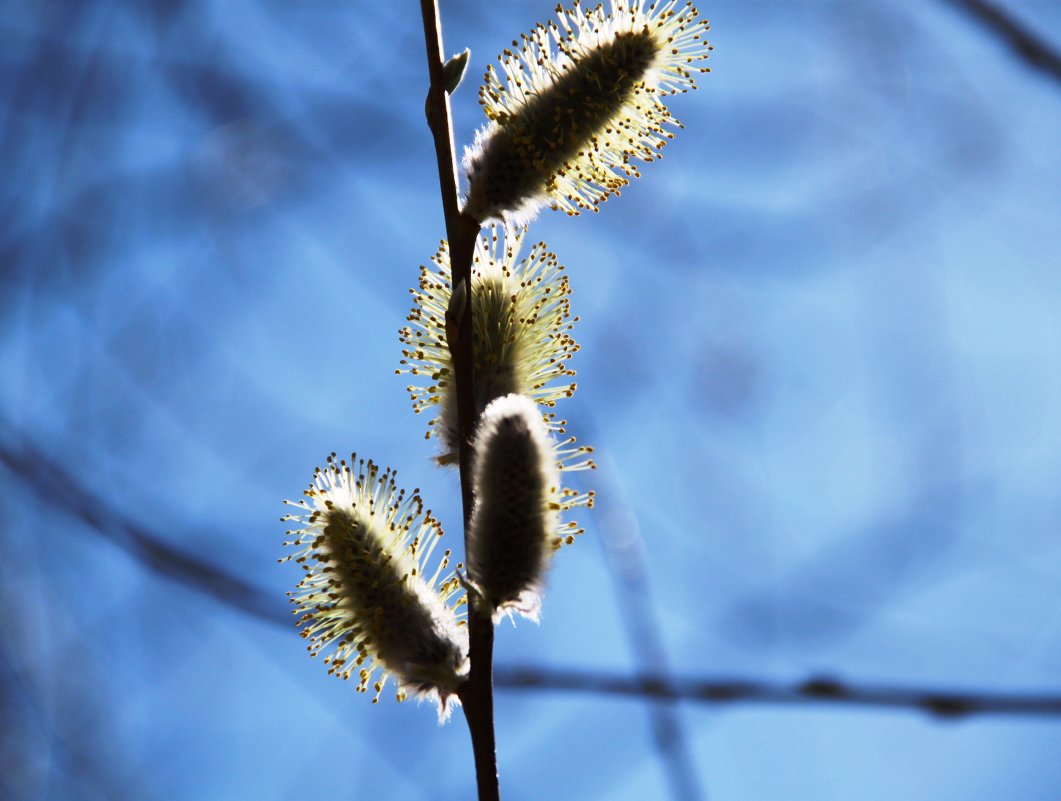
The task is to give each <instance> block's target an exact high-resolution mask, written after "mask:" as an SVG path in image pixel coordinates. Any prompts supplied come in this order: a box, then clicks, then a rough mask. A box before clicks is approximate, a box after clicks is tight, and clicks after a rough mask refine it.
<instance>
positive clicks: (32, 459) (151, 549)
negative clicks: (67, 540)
mask: <svg viewBox="0 0 1061 801" xmlns="http://www.w3.org/2000/svg"><path fill="white" fill-rule="evenodd" d="M0 433H2V432H0ZM0 464H2V465H5V466H6V467H7V468H8V469H9V470H11V472H12V473H14V474H15V475H16V476H18V477H19V478H20V479H21V480H22V482H23V483H24V484H25V486H26V487H27V488H28V489H29V490H30V491H31V492H32V493H33V494H34V495H36V496H37V500H38V501H40V502H41V503H42V504H43V505H44V506H46V507H51V508H53V509H60V510H62V511H63V512H65V513H66V514H68V515H70V516H71V517H73V518H74V519H76V520H80V521H81V522H82V523H84V524H85V525H87V526H88V527H89V528H91V529H93V530H94V531H96V532H97V533H98V534H99V535H100V536H102V537H103V538H104V539H106V540H109V541H110V542H112V543H113V544H115V545H117V546H118V547H120V548H121V549H122V550H124V551H126V552H127V553H129V554H130V555H132V556H133V557H135V558H136V560H137V561H138V562H140V563H141V564H143V565H145V566H146V567H148V568H149V569H150V570H152V571H154V572H155V573H158V574H160V575H163V576H165V577H167V578H169V579H172V580H174V581H177V582H180V583H181V584H183V585H185V586H186V587H189V588H191V589H193V590H196V591H198V592H200V593H203V594H204V595H209V596H210V597H212V598H214V599H215V600H218V601H221V602H222V603H224V604H227V605H228V606H232V607H234V608H236V609H239V610H240V611H241V612H245V613H246V614H248V615H251V616H252V617H256V618H259V619H262V620H266V621H268V622H270V623H277V622H282V623H284V624H285V625H290V624H291V619H290V617H285V615H284V614H283V608H282V606H281V605H280V604H279V603H277V602H276V601H274V600H273V598H272V595H271V594H269V593H266V592H264V591H263V590H261V589H259V588H258V587H255V586H253V585H252V584H250V583H248V582H246V581H244V580H243V579H242V578H240V577H239V576H236V575H234V574H232V573H229V572H227V571H225V570H223V569H221V568H219V567H217V566H215V565H212V564H210V563H209V562H207V561H205V560H203V559H201V558H199V557H198V556H196V555H194V554H192V553H190V552H188V551H184V550H181V549H180V548H177V547H176V546H174V545H171V544H169V543H168V542H166V540H165V538H164V537H163V536H161V535H160V534H158V533H157V532H154V531H152V530H150V529H149V528H147V527H146V526H143V525H141V524H139V523H136V522H134V521H132V520H130V519H129V518H128V517H127V516H126V515H124V514H123V513H122V512H120V511H118V510H117V509H116V508H115V507H114V506H113V505H112V504H110V503H108V502H107V501H106V500H105V499H104V498H102V497H100V496H99V495H96V494H95V493H93V492H91V491H90V490H89V489H87V488H86V487H85V486H84V485H83V484H81V482H80V481H79V480H78V479H77V478H76V477H75V476H74V474H73V473H71V472H70V471H69V470H67V469H66V468H65V467H64V466H63V465H62V464H60V463H59V462H56V461H55V460H53V459H49V458H48V457H46V456H45V455H44V454H42V453H40V452H39V451H37V450H34V449H32V448H30V447H28V446H25V445H23V446H15V445H11V444H10V443H9V442H7V441H6V440H5V441H2V442H0Z"/></svg>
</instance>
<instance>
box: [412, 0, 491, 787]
mask: <svg viewBox="0 0 1061 801" xmlns="http://www.w3.org/2000/svg"><path fill="white" fill-rule="evenodd" d="M420 12H421V16H422V17H423V21H424V42H425V43H426V45H427V68H428V74H429V75H430V77H431V86H430V89H429V90H428V95H427V106H426V111H427V122H428V125H429V126H430V128H431V134H432V136H433V138H434V141H435V157H436V160H437V162H438V178H439V186H440V188H441V191H442V209H443V212H444V213H445V217H446V232H447V235H448V237H449V257H450V271H451V280H452V281H453V287H452V291H453V293H454V295H455V296H459V295H458V290H459V289H460V288H461V287H462V285H463V297H464V303H463V306H458V307H457V308H455V309H450V310H448V311H447V312H446V318H447V319H446V337H447V340H448V343H447V344H448V345H449V350H450V356H451V361H452V363H453V375H452V376H451V380H452V381H453V382H454V389H455V391H456V395H457V419H458V430H459V439H460V478H461V500H462V502H463V507H464V530H465V537H466V538H467V531H468V523H469V521H470V520H471V514H472V503H473V500H474V499H473V497H472V460H471V440H472V435H473V433H474V429H475V397H474V389H473V388H474V386H475V383H474V382H475V360H474V352H473V339H474V336H473V331H474V329H473V327H472V303H473V296H472V257H473V255H474V252H475V241H476V239H477V238H478V236H479V228H480V226H479V223H478V222H477V221H476V220H473V219H471V218H470V217H468V216H467V215H464V214H462V213H461V212H460V199H459V196H458V186H459V183H458V177H457V160H456V152H455V149H454V145H453V122H452V117H451V115H450V107H449V95H448V93H447V92H446V81H445V76H444V67H445V63H444V61H443V55H442V54H443V52H444V51H443V45H442V23H441V20H440V17H439V11H438V0H420ZM451 314H452V315H453V316H452V317H451ZM465 545H467V539H465ZM465 551H467V548H465ZM468 601H469V609H468V640H469V648H468V659H469V664H470V672H469V675H468V681H466V682H465V683H464V684H463V685H462V686H461V688H460V689H459V690H458V696H459V697H460V699H461V705H462V707H463V708H464V717H465V719H466V720H467V721H468V730H469V732H470V733H471V737H472V749H473V751H474V753H475V777H476V786H477V788H478V792H479V801H498V799H499V798H500V790H499V788H498V778H497V746H496V742H495V739H494V689H493V653H494V624H493V621H492V620H491V619H490V617H489V616H482V615H479V614H477V610H476V598H475V594H474V593H469V599H468Z"/></svg>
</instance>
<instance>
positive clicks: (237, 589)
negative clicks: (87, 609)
mask: <svg viewBox="0 0 1061 801" xmlns="http://www.w3.org/2000/svg"><path fill="white" fill-rule="evenodd" d="M0 433H2V432H0ZM0 465H4V466H6V467H7V468H8V469H9V470H10V471H11V472H12V474H13V475H14V476H15V477H16V478H18V479H19V480H20V481H21V482H22V483H23V485H24V486H25V487H26V488H27V489H28V490H29V491H30V492H32V493H33V494H34V495H35V496H36V497H37V500H38V501H39V502H40V503H41V504H42V505H44V506H45V507H50V508H53V509H57V510H59V511H62V512H64V513H66V514H69V515H70V516H72V517H74V518H76V519H78V520H81V521H82V522H84V523H85V524H86V525H88V526H89V527H90V529H92V530H94V531H95V532H96V533H97V534H99V535H100V536H101V537H103V538H105V539H106V540H107V541H109V542H111V543H113V544H114V545H116V546H118V547H119V548H122V549H123V550H125V551H126V552H127V553H128V554H129V555H130V556H131V557H133V558H134V559H136V560H137V561H138V562H140V563H141V564H142V565H144V566H145V567H146V568H147V569H149V570H151V571H153V572H155V573H157V574H159V575H161V576H165V577H166V578H168V579H171V580H173V581H177V582H179V583H181V584H182V585H184V586H186V587H188V588H190V589H192V590H195V591H197V592H199V593H201V594H203V595H205V596H207V597H209V598H211V599H213V600H215V601H218V602H220V603H223V604H225V605H226V606H229V607H231V608H232V609H234V610H236V611H238V612H242V613H243V614H245V615H249V616H251V617H253V618H255V619H258V620H263V621H265V622H267V623H272V624H275V625H278V626H284V627H285V628H287V629H288V630H290V631H291V633H292V634H294V633H295V627H294V626H292V625H291V618H290V617H289V616H288V615H285V614H283V610H282V609H280V608H279V605H278V604H276V603H274V602H273V601H272V599H271V596H270V595H269V594H268V593H266V592H264V591H263V590H261V589H259V588H257V587H254V586H252V585H250V584H248V583H247V582H246V581H244V580H243V579H241V578H239V577H238V576H235V575H234V574H232V573H229V572H227V571H225V570H223V569H221V568H218V567H215V566H213V565H210V564H207V563H206V562H203V561H201V560H200V559H199V558H198V557H196V556H194V555H192V554H189V553H187V552H185V551H182V550H180V549H179V548H177V547H175V546H173V545H170V544H169V543H167V542H165V540H164V538H163V537H162V535H161V534H159V533H158V532H156V531H152V530H151V529H149V528H147V527H145V526H142V525H140V524H138V523H135V522H133V521H130V520H129V519H127V517H125V516H124V515H123V514H122V513H121V512H119V511H117V510H116V509H114V508H113V507H111V506H109V505H108V504H107V503H106V502H105V501H104V500H103V499H102V498H100V497H98V496H96V495H94V494H93V493H92V492H91V491H89V490H87V489H86V488H85V487H84V486H82V485H80V484H79V483H78V482H77V481H76V480H75V478H74V476H73V475H72V474H71V473H70V472H69V471H67V470H65V469H64V468H63V467H62V466H61V465H60V464H58V463H57V462H55V461H54V460H49V459H47V458H46V457H44V456H43V455H42V454H40V453H39V452H37V451H35V450H34V449H33V448H31V447H30V446H25V445H24V446H21V447H18V448H16V447H12V446H11V445H10V444H9V443H8V442H6V441H3V442H0ZM57 488H61V491H58V490H57ZM494 684H495V685H496V686H498V687H500V688H504V689H506V690H560V691H564V692H576V693H592V694H598V695H618V696H626V697H629V698H633V699H642V700H648V701H682V702H692V703H710V704H727V705H736V704H750V703H755V704H769V705H779V704H789V705H807V704H846V705H853V706H872V707H886V708H892V709H896V710H914V711H921V712H927V713H930V714H932V715H936V716H939V717H945V718H951V719H955V718H960V717H965V716H971V715H980V714H996V715H1018V716H1049V717H1061V694H1046V693H1042V694H1024V695H1017V694H1006V693H987V692H966V693H957V692H952V691H949V690H940V689H918V688H903V687H888V686H882V685H876V686H871V685H866V684H861V683H858V682H851V681H838V680H836V679H827V678H812V679H808V680H805V681H802V682H797V683H793V684H781V683H770V682H760V681H750V680H747V679H740V678H736V679H730V680H725V681H722V680H717V681H716V680H707V679H695V678H684V679H673V678H668V677H661V676H653V675H641V676H637V677H629V676H622V675H619V674H617V673H603V672H593V671H583V670H565V669H562V668H557V669H549V670H546V669H541V668H534V667H526V666H509V667H501V668H498V669H497V671H496V674H495V676H494Z"/></svg>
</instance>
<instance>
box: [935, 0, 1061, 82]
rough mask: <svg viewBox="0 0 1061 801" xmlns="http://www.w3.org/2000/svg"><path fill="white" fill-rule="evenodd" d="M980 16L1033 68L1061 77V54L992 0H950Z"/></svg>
mask: <svg viewBox="0 0 1061 801" xmlns="http://www.w3.org/2000/svg"><path fill="white" fill-rule="evenodd" d="M949 2H950V3H951V4H952V5H955V6H957V7H958V8H960V9H962V10H963V11H964V12H965V13H967V14H968V15H969V16H971V17H973V18H974V19H976V21H977V22H979V23H980V24H981V25H983V26H984V27H985V28H987V30H988V31H990V32H991V33H992V34H993V35H994V36H995V37H997V38H998V39H1000V40H1002V41H1003V42H1004V43H1005V44H1006V46H1007V47H1008V48H1009V49H1010V50H1012V51H1013V53H1014V54H1015V55H1016V56H1017V57H1018V58H1020V59H1021V61H1023V62H1025V63H1026V64H1028V66H1030V67H1032V68H1033V69H1036V70H1039V71H1040V72H1043V73H1045V74H1046V75H1047V76H1049V77H1051V78H1053V79H1054V80H1055V81H1061V55H1059V54H1058V52H1057V51H1056V50H1055V49H1054V48H1053V47H1052V46H1051V45H1050V43H1049V42H1047V41H1046V40H1045V39H1043V38H1042V37H1041V36H1039V34H1038V33H1036V32H1035V31H1033V30H1032V29H1031V28H1029V27H1027V26H1026V25H1023V24H1022V23H1020V22H1018V21H1017V20H1016V19H1015V18H1014V17H1013V16H1011V15H1010V14H1009V13H1007V12H1006V11H1003V10H1002V9H1001V8H999V7H998V6H996V5H995V4H994V3H990V2H988V0H949Z"/></svg>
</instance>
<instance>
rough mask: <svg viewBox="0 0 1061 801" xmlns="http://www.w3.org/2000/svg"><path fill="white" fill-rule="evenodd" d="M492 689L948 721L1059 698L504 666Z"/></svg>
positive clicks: (1057, 703) (1045, 709)
mask: <svg viewBox="0 0 1061 801" xmlns="http://www.w3.org/2000/svg"><path fill="white" fill-rule="evenodd" d="M494 684H495V685H497V686H498V687H501V688H505V689H508V690H532V689H533V690H562V691H566V692H582V693H595V694H598V695H624V696H629V697H632V698H656V699H669V700H681V701H697V702H700V703H709V704H735V703H758V704H775V705H776V704H800V705H807V704H816V705H822V704H845V705H848V706H868V707H885V708H893V709H914V710H920V711H922V712H926V713H928V714H931V715H933V716H936V717H940V718H948V719H955V718H961V717H965V716H968V715H974V714H977V715H983V714H994V715H1042V716H1053V715H1061V695H1034V694H1027V695H1020V694H1016V693H1014V694H1001V693H1000V694H989V693H957V692H951V691H949V690H935V689H924V688H899V687H884V686H869V685H857V684H851V683H848V682H844V681H840V680H838V679H833V678H827V677H819V678H812V679H808V680H806V681H802V682H797V683H794V684H785V683H773V682H757V681H747V680H744V679H732V680H725V681H723V680H719V681H707V680H703V679H680V680H668V679H664V678H656V677H644V676H643V677H640V678H636V677H634V678H632V677H628V676H620V675H618V674H615V673H604V672H591V671H585V670H564V669H560V668H557V669H541V668H530V667H526V668H525V667H506V668H498V669H497V670H496V672H495V674H494Z"/></svg>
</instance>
